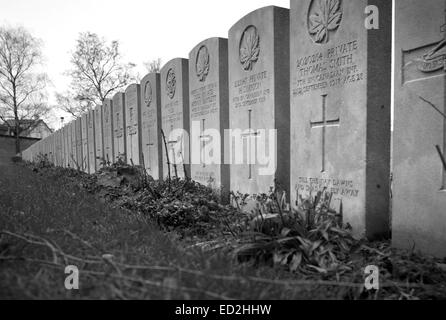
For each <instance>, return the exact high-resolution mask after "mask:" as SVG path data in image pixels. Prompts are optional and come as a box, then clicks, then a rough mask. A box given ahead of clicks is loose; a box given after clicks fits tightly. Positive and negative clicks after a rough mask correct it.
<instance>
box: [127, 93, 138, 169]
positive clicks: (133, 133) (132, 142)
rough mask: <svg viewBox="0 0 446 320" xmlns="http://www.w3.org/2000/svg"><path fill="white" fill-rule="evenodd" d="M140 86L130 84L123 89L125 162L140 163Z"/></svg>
mask: <svg viewBox="0 0 446 320" xmlns="http://www.w3.org/2000/svg"><path fill="white" fill-rule="evenodd" d="M140 99H141V87H140V85H139V84H132V85H130V86H128V87H127V89H126V90H125V126H126V145H127V148H126V150H127V151H126V155H127V163H128V164H133V165H140V164H141V163H142V161H141V153H140V151H141V100H140Z"/></svg>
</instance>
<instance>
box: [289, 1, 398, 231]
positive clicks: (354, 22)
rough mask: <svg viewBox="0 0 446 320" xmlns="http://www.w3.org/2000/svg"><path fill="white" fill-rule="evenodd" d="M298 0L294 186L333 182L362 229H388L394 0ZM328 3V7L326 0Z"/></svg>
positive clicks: (294, 10)
mask: <svg viewBox="0 0 446 320" xmlns="http://www.w3.org/2000/svg"><path fill="white" fill-rule="evenodd" d="M371 4H372V3H370V1H366V0H358V1H357V0H354V1H340V0H329V1H322V0H302V1H294V2H291V36H290V38H291V159H292V161H291V190H292V205H295V204H296V202H299V201H300V197H304V198H306V197H308V196H309V195H313V196H315V194H316V192H318V191H322V190H324V188H326V190H327V191H328V192H330V193H331V194H332V196H333V197H332V202H331V204H332V207H333V209H334V210H336V211H337V212H340V213H342V215H343V218H344V221H345V222H346V223H350V224H351V225H352V226H353V230H354V232H355V233H356V234H358V235H366V236H368V237H369V238H372V237H375V236H380V235H383V234H387V233H388V231H389V176H390V166H389V163H390V88H391V83H390V82H391V70H390V69H391V34H392V32H391V31H392V25H391V16H392V5H391V2H390V1H386V0H377V1H373V5H375V6H377V9H378V10H379V29H367V28H365V24H364V21H365V18H366V17H367V16H366V15H365V14H364V12H365V9H366V7H367V6H368V5H371ZM327 6H328V7H327Z"/></svg>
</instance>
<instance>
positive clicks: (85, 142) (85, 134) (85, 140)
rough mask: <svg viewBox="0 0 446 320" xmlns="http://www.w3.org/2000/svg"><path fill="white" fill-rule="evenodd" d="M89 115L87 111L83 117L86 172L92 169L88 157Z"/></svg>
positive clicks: (83, 165) (83, 148)
mask: <svg viewBox="0 0 446 320" xmlns="http://www.w3.org/2000/svg"><path fill="white" fill-rule="evenodd" d="M87 128H88V115H87V114H86V113H85V114H83V115H82V117H81V129H82V170H83V171H84V172H86V173H88V172H89V171H90V168H89V157H88V154H89V153H88V130H87Z"/></svg>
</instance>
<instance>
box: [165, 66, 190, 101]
mask: <svg viewBox="0 0 446 320" xmlns="http://www.w3.org/2000/svg"><path fill="white" fill-rule="evenodd" d="M188 63H189V60H188V59H184V58H175V59H172V60H170V61H169V62H167V63H166V64H165V65H164V66H163V68H162V69H161V83H162V84H163V85H164V88H165V89H164V90H165V92H164V93H163V94H166V95H167V97H168V98H169V99H171V100H173V99H174V98H175V96H176V93H177V83H178V81H181V79H182V76H183V74H182V72H187V69H188ZM183 69H184V70H183Z"/></svg>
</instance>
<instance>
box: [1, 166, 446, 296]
mask: <svg viewBox="0 0 446 320" xmlns="http://www.w3.org/2000/svg"><path fill="white" fill-rule="evenodd" d="M0 172H1V174H0V232H1V234H0V284H1V285H0V298H1V299H241V300H245V299H254V300H255V299H280V300H288V299H380V298H390V299H414V298H445V297H446V294H445V292H446V290H445V288H444V283H445V281H444V280H445V279H446V276H445V274H444V273H441V272H439V269H438V268H437V267H436V262H435V260H433V259H430V258H429V259H428V258H423V257H419V256H415V255H413V254H412V253H399V254H395V253H394V251H392V250H391V249H390V248H389V247H388V244H386V243H377V244H370V247H368V249H366V250H365V251H363V254H362V255H361V257H359V258H358V259H357V260H356V261H352V263H351V265H350V266H351V268H352V270H353V271H352V272H350V273H349V274H345V275H343V276H341V277H338V278H336V277H330V276H327V275H314V274H313V275H309V274H303V273H290V272H288V271H287V268H272V267H271V266H267V265H255V264H252V263H245V264H241V263H238V262H237V261H235V259H234V258H233V255H231V254H229V253H228V252H227V251H225V250H221V251H213V252H208V251H203V250H201V249H198V248H195V247H193V246H191V245H190V242H189V241H182V240H179V237H178V234H177V233H175V232H170V233H169V232H165V231H161V230H160V229H159V227H158V226H157V225H156V224H154V223H152V222H150V221H149V220H148V219H147V218H146V216H144V215H142V214H139V213H137V212H135V211H129V210H124V209H122V208H114V207H112V206H111V205H110V204H109V203H107V202H106V201H104V200H103V199H98V197H96V196H95V195H93V194H91V193H88V192H86V190H85V185H84V181H82V180H80V179H77V178H76V177H75V174H74V173H73V176H74V177H70V175H69V174H67V171H61V170H59V171H57V170H55V171H51V170H48V171H45V170H37V172H33V171H32V170H31V169H30V168H28V167H26V166H23V165H8V166H0ZM417 259H418V260H417ZM389 261H391V262H392V263H390V264H391V266H398V270H393V271H392V270H390V269H391V267H386V264H388V263H389ZM367 264H377V265H379V266H380V267H382V268H383V269H384V272H387V273H389V272H391V273H392V274H393V273H394V272H397V271H398V272H406V275H407V276H405V277H404V276H401V275H398V274H397V275H396V276H394V277H393V278H386V279H390V280H392V281H391V282H388V283H387V284H384V285H387V287H386V288H384V289H383V290H380V291H379V292H372V291H371V292H366V291H365V290H364V288H363V285H362V284H363V282H364V274H363V268H364V267H365V266H366V265H367ZM67 265H76V266H78V268H79V270H80V290H79V291H68V290H65V288H64V280H65V277H66V275H65V274H64V269H65V267H66V266H67ZM414 275H416V277H414ZM408 276H411V277H412V278H411V279H409V278H408ZM401 279H409V280H410V282H404V281H403V282H401ZM442 281H443V283H442Z"/></svg>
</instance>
